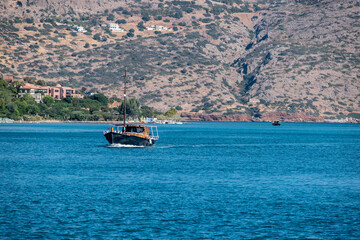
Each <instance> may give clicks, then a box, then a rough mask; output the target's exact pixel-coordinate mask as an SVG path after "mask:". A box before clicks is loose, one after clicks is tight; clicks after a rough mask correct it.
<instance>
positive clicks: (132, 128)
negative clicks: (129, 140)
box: [109, 125, 159, 140]
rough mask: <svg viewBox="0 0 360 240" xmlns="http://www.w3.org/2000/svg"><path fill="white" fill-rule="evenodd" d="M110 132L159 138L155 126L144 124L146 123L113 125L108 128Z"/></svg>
mask: <svg viewBox="0 0 360 240" xmlns="http://www.w3.org/2000/svg"><path fill="white" fill-rule="evenodd" d="M109 131H110V132H113V133H120V134H123V135H128V136H137V137H141V138H146V139H149V138H152V139H155V140H157V139H158V138H159V135H158V131H157V127H156V126H151V127H149V126H146V125H126V127H125V129H124V125H114V126H112V127H111V128H110V129H109Z"/></svg>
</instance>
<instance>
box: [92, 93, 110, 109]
mask: <svg viewBox="0 0 360 240" xmlns="http://www.w3.org/2000/svg"><path fill="white" fill-rule="evenodd" d="M90 99H92V100H96V101H98V102H100V103H101V105H104V106H107V105H108V102H109V100H108V98H107V97H106V96H105V95H104V94H101V93H98V94H94V95H91V96H90Z"/></svg>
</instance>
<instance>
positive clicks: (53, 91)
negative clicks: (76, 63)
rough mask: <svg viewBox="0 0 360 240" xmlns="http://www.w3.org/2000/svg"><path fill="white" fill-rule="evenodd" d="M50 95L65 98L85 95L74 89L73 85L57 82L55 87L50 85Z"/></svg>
mask: <svg viewBox="0 0 360 240" xmlns="http://www.w3.org/2000/svg"><path fill="white" fill-rule="evenodd" d="M48 94H49V96H51V97H53V98H54V99H58V100H60V99H63V98H66V97H73V98H83V97H84V96H83V95H82V94H80V93H79V91H78V90H76V89H73V88H71V87H62V86H61V85H60V84H57V85H56V86H55V87H49V93H48Z"/></svg>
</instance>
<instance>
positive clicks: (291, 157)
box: [0, 122, 360, 239]
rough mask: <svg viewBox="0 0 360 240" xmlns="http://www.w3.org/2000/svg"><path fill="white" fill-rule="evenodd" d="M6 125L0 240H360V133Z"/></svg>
mask: <svg viewBox="0 0 360 240" xmlns="http://www.w3.org/2000/svg"><path fill="white" fill-rule="evenodd" d="M109 126H110V125H109V124H99V123H97V124H96V123H93V124H89V123H38V124H36V123H11V124H6V123H4V124H0V239H360V126H359V125H358V124H335V123H331V124H330V123H282V125H281V126H272V125H271V123H248V122H188V123H187V124H183V125H158V126H157V127H158V131H159V135H160V139H159V141H158V142H157V143H156V144H155V145H154V146H152V147H125V146H121V145H113V146H112V145H109V144H108V143H107V141H106V139H105V137H104V136H103V131H104V130H107V128H108V127H109Z"/></svg>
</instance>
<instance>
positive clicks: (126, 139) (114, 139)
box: [105, 132, 155, 146]
mask: <svg viewBox="0 0 360 240" xmlns="http://www.w3.org/2000/svg"><path fill="white" fill-rule="evenodd" d="M105 138H106V140H107V141H108V142H109V143H110V144H121V145H134V146H152V145H153V144H154V143H155V141H154V140H152V139H145V138H141V137H137V136H129V135H125V134H122V133H115V132H108V133H106V134H105Z"/></svg>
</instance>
